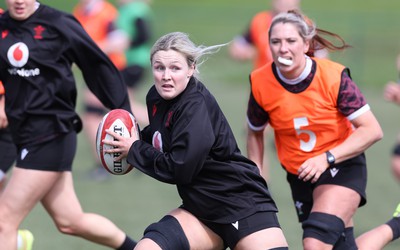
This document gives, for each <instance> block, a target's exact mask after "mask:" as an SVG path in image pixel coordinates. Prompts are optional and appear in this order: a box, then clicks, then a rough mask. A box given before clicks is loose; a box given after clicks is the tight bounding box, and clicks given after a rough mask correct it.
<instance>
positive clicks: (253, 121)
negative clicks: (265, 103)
mask: <svg viewBox="0 0 400 250" xmlns="http://www.w3.org/2000/svg"><path fill="white" fill-rule="evenodd" d="M247 120H248V122H249V124H250V125H251V126H253V127H255V128H261V127H264V126H266V124H267V123H268V121H269V114H268V113H267V112H266V111H265V110H264V109H263V108H262V107H260V105H258V103H257V101H256V100H255V98H254V96H253V93H252V92H251V93H250V97H249V102H248V104H247Z"/></svg>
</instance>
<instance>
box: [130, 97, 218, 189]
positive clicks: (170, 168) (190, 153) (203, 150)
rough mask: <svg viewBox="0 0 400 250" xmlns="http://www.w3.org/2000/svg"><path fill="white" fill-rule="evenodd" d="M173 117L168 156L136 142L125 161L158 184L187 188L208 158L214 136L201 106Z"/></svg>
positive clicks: (193, 107) (188, 107) (202, 105)
mask: <svg viewBox="0 0 400 250" xmlns="http://www.w3.org/2000/svg"><path fill="white" fill-rule="evenodd" d="M175 115H176V117H175V118H173V119H174V121H173V128H172V132H171V145H170V146H169V148H170V150H169V151H168V152H160V151H158V150H156V149H155V148H154V147H153V146H152V145H151V144H149V143H146V142H144V141H136V142H135V143H134V144H133V145H132V147H131V149H130V151H129V154H128V159H127V160H128V162H129V163H130V164H132V166H134V167H136V168H137V169H139V170H140V171H142V172H144V173H145V174H147V175H149V176H151V177H153V178H155V179H157V180H159V181H162V182H166V183H170V184H187V183H191V182H192V180H193V179H194V177H195V176H196V175H197V174H198V173H199V172H200V170H201V169H202V167H203V164H204V162H205V160H206V159H207V157H209V156H208V154H209V152H210V150H211V147H212V145H213V143H214V141H215V135H214V132H213V128H212V125H211V122H210V119H209V114H208V111H207V108H206V105H205V103H204V102H197V103H194V102H191V103H190V104H187V105H185V107H184V108H182V110H179V114H176V113H175Z"/></svg>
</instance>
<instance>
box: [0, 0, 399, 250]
mask: <svg viewBox="0 0 400 250" xmlns="http://www.w3.org/2000/svg"><path fill="white" fill-rule="evenodd" d="M42 3H45V4H49V5H51V6H54V7H58V8H60V9H63V10H65V11H67V12H69V11H71V10H72V7H73V6H74V5H75V4H76V3H77V1H76V0H73V1H72V0H69V1H65V0H46V1H45V0H43V1H42ZM267 3H268V1H264V0H250V1H239V0H203V1H193V0H189V1H183V0H154V1H153V8H154V12H155V18H156V20H155V21H156V22H155V33H156V35H155V37H156V38H157V37H159V36H160V35H162V34H164V33H167V32H171V31H184V32H187V33H189V34H190V35H191V37H192V39H193V40H194V41H195V42H197V43H202V44H205V45H212V44H219V43H226V42H229V41H230V40H231V39H232V37H234V36H235V35H236V34H238V33H240V32H241V31H242V30H243V29H244V28H245V26H246V25H247V23H248V21H249V19H250V17H251V16H252V15H253V14H254V13H256V12H257V11H259V10H261V9H265V8H267ZM0 7H4V3H3V2H2V3H1V4H0ZM399 8H400V2H398V1H393V0H380V1H375V0H364V1H345V0H336V1H318V0H308V1H303V5H302V9H303V11H304V12H305V13H306V14H307V15H308V16H309V17H311V18H312V19H314V20H315V21H316V23H317V25H318V26H319V27H320V28H323V29H327V30H330V31H333V32H335V33H338V34H340V35H342V36H343V37H344V38H345V40H346V41H347V42H348V43H350V44H351V45H352V46H353V48H351V49H349V50H348V51H346V52H343V53H337V54H333V55H332V58H333V59H335V60H337V61H339V62H341V63H343V64H345V65H346V66H348V67H350V69H351V72H352V77H353V79H354V80H355V81H356V83H358V85H359V86H360V88H361V89H362V91H363V92H364V94H365V95H366V97H367V99H368V102H369V104H370V105H371V107H372V110H373V112H374V113H375V115H376V116H377V117H378V119H379V121H380V123H381V126H382V128H383V130H384V133H385V136H384V138H383V139H382V140H381V141H380V142H378V143H377V144H375V145H374V146H373V147H371V148H370V149H368V151H367V159H368V169H369V177H368V188H367V194H368V203H367V205H366V206H365V207H363V208H361V209H359V210H358V212H357V214H356V217H355V225H356V230H355V231H356V234H357V235H359V234H361V233H362V232H365V231H366V230H368V229H371V228H372V227H374V226H377V225H379V224H380V223H383V222H386V221H387V220H388V219H389V217H390V216H391V214H392V212H393V209H394V208H395V206H396V205H397V204H398V202H400V200H399V195H398V194H399V190H400V187H399V185H398V183H397V182H396V180H395V179H394V178H393V177H392V175H391V172H390V151H391V148H392V146H393V144H394V142H395V138H396V135H397V132H398V131H400V115H399V111H400V107H397V106H395V105H394V104H391V103H387V102H385V101H384V100H383V98H382V88H383V86H384V84H385V83H386V82H387V81H388V80H396V79H397V72H396V69H395V57H396V55H397V53H400V32H399V31H398V27H399V26H400V21H399V19H398V18H397V16H398V10H399ZM200 70H201V75H202V79H203V81H204V82H205V84H206V85H207V86H208V87H209V89H210V90H211V91H212V92H213V93H214V95H215V96H216V98H217V99H218V100H219V103H220V105H221V107H222V109H223V110H224V112H225V114H226V116H227V118H228V120H229V121H230V124H231V126H232V128H233V130H234V132H235V134H236V137H237V140H238V143H239V146H240V148H241V150H242V151H243V152H245V147H244V140H245V132H244V125H245V120H244V118H245V110H246V102H247V97H248V80H247V79H248V74H249V72H250V70H251V64H250V63H239V62H235V61H232V60H231V59H230V58H229V56H228V53H227V50H226V49H223V50H221V51H220V52H219V53H218V54H216V55H214V56H213V57H211V58H210V59H209V60H208V61H207V63H205V64H204V65H203V66H202V67H201V69H200ZM77 78H78V79H80V78H79V73H78V74H77ZM79 82H80V84H81V81H80V80H79ZM150 85H151V79H150V78H149V77H148V78H147V79H146V81H145V82H144V84H143V86H142V88H141V91H140V95H139V96H138V98H140V99H141V100H144V95H145V93H146V91H147V89H148V87H149V86H150ZM94 132H95V131H94ZM271 158H272V167H271V180H270V183H269V186H270V189H271V192H272V194H273V196H274V198H275V199H276V202H277V205H278V207H279V209H280V213H279V218H280V222H281V224H282V227H283V229H284V232H285V234H286V237H287V240H288V242H289V244H290V248H291V249H301V235H302V232H301V228H300V225H299V224H298V223H297V218H296V215H295V210H294V207H293V205H292V200H291V197H290V191H289V187H288V184H287V183H286V180H285V173H284V171H283V170H282V169H281V168H280V166H279V164H278V162H277V161H276V158H275V156H274V155H273V152H271ZM91 166H92V160H91V155H90V151H89V146H88V144H87V142H86V141H85V137H84V136H83V134H81V135H80V138H79V149H78V154H77V157H76V159H75V165H74V177H75V187H76V192H77V194H78V196H79V198H80V200H81V202H82V206H83V209H84V210H85V211H88V212H96V213H100V214H102V215H105V216H106V217H108V218H110V219H111V220H112V221H114V222H115V223H116V224H117V225H118V226H120V227H121V228H123V229H124V230H125V231H126V232H127V233H128V234H129V235H131V236H133V237H134V238H136V239H139V238H140V237H141V235H142V232H143V230H144V228H145V227H146V226H147V225H148V224H150V223H152V222H154V221H156V220H158V219H159V218H161V217H162V216H163V215H164V214H165V213H167V212H168V211H169V210H171V209H173V208H175V207H176V206H178V205H179V204H180V199H179V197H178V196H177V193H176V190H175V187H174V186H171V185H167V184H163V183H159V182H157V181H154V180H153V179H151V178H149V177H147V176H145V175H143V174H141V173H140V172H139V171H135V170H134V171H132V172H131V173H130V174H129V175H126V176H114V177H113V178H112V179H111V180H109V181H106V182H93V181H89V180H87V179H86V178H85V175H86V172H87V171H88V170H89V169H90V167H91ZM396 197H397V198H396ZM22 227H24V228H29V229H30V230H31V231H32V232H33V233H34V235H35V245H34V249H35V250H36V249H37V250H50V249H57V250H64V249H65V250H67V249H68V250H70V249H79V250H91V249H106V248H104V247H99V246H97V245H94V244H92V243H89V242H87V241H85V240H83V239H80V238H76V237H71V236H65V235H61V234H60V233H58V232H57V229H56V227H55V226H54V224H53V222H52V221H51V219H50V217H49V216H48V215H47V214H46V212H45V211H44V209H43V207H41V206H37V207H36V208H35V209H34V210H33V211H32V213H31V214H30V215H29V216H28V217H27V218H26V220H25V221H24V222H23V225H22ZM399 248H400V241H398V242H394V243H392V244H391V245H390V246H388V247H387V248H385V249H388V250H394V249H399Z"/></svg>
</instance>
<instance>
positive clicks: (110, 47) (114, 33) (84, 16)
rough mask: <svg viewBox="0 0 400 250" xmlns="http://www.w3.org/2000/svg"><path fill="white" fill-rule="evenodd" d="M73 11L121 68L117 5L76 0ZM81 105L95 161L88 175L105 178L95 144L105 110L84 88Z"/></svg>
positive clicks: (122, 56) (121, 39)
mask: <svg viewBox="0 0 400 250" xmlns="http://www.w3.org/2000/svg"><path fill="white" fill-rule="evenodd" d="M73 14H74V16H75V17H76V18H77V19H78V21H79V22H80V23H81V24H82V26H83V28H84V29H85V30H86V32H87V33H88V34H89V36H90V37H91V38H92V39H93V40H94V42H95V43H96V44H97V45H98V46H99V47H100V49H101V50H102V51H103V52H104V53H105V54H106V55H107V56H108V57H109V58H110V59H111V61H112V62H113V63H114V65H115V66H116V67H117V69H118V70H119V71H121V70H123V69H125V67H126V65H127V64H126V57H125V53H124V48H126V47H127V43H128V42H127V40H126V39H127V37H126V36H125V35H124V34H123V33H122V32H121V31H120V30H119V29H117V27H116V25H115V21H116V19H117V17H118V11H117V8H116V7H115V6H114V5H112V4H111V3H109V2H108V1H105V0H80V1H79V3H78V4H77V5H76V6H75V8H74V10H73ZM83 105H84V110H83V117H82V118H83V123H84V124H83V129H84V132H85V135H86V136H87V138H88V142H89V145H90V147H91V150H92V158H93V161H94V162H95V164H94V168H93V169H92V170H90V172H89V177H90V178H91V179H94V180H99V181H101V180H105V179H107V178H109V177H110V175H109V174H108V173H107V171H106V170H105V169H104V168H103V167H102V166H101V163H100V161H99V158H98V157H97V153H96V146H95V145H96V131H97V127H98V126H99V123H100V121H101V119H102V118H103V116H104V115H105V114H106V113H107V111H108V109H107V108H105V107H104V105H103V104H102V103H101V102H100V101H99V100H98V98H97V97H96V96H95V95H93V93H92V92H91V91H90V90H89V89H87V88H85V91H84V96H83Z"/></svg>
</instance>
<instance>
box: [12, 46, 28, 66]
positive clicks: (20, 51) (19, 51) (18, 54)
mask: <svg viewBox="0 0 400 250" xmlns="http://www.w3.org/2000/svg"><path fill="white" fill-rule="evenodd" d="M7 57H8V61H9V62H10V63H11V65H13V66H14V67H18V68H20V67H22V66H24V65H25V64H26V62H27V61H28V58H29V50H28V46H26V44H25V43H22V42H19V43H16V44H14V45H13V46H11V47H10V48H9V49H8V52H7Z"/></svg>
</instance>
